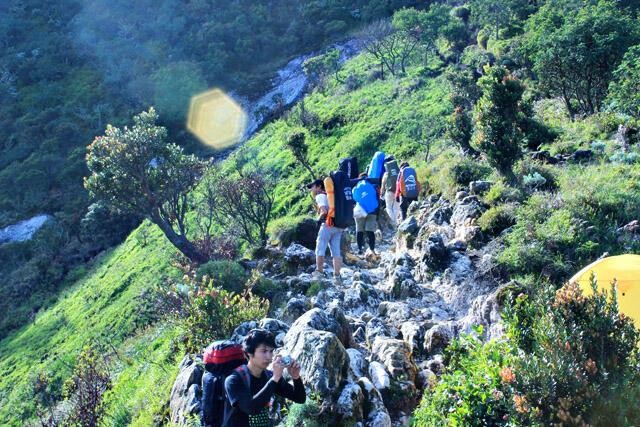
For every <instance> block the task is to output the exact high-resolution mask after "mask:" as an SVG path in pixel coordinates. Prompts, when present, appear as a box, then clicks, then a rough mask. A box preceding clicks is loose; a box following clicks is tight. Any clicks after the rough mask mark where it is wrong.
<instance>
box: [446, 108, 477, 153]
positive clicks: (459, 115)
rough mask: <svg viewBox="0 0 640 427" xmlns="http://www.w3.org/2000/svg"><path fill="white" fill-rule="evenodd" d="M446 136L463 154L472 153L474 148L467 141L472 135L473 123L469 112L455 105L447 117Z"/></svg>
mask: <svg viewBox="0 0 640 427" xmlns="http://www.w3.org/2000/svg"><path fill="white" fill-rule="evenodd" d="M446 129H447V133H446V135H447V137H448V138H449V139H450V140H451V142H453V143H454V144H455V145H457V146H458V147H459V148H460V149H461V150H462V151H463V152H464V153H465V154H473V153H474V152H475V150H474V149H473V148H471V145H470V144H469V142H470V141H471V136H472V135H473V125H472V123H471V114H469V112H468V111H466V110H464V109H462V108H461V107H456V108H455V110H454V111H453V114H451V115H450V116H449V117H448V118H447V128H446Z"/></svg>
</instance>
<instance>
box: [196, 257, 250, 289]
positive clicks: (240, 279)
mask: <svg viewBox="0 0 640 427" xmlns="http://www.w3.org/2000/svg"><path fill="white" fill-rule="evenodd" d="M248 279H249V275H248V274H247V272H246V271H245V270H244V267H242V266H241V265H240V264H238V263H237V262H235V261H209V262H208V263H206V264H202V265H201V266H200V267H199V268H198V271H197V273H196V280H198V281H203V280H204V281H207V280H211V281H212V282H213V286H216V287H220V288H223V289H224V290H227V291H230V292H241V291H242V290H243V289H245V285H246V282H247V280H248Z"/></svg>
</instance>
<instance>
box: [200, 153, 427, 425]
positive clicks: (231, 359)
mask: <svg viewBox="0 0 640 427" xmlns="http://www.w3.org/2000/svg"><path fill="white" fill-rule="evenodd" d="M307 188H309V189H310V190H311V192H312V194H313V196H314V198H315V203H316V207H317V210H318V213H319V217H318V224H319V225H320V227H319V230H318V236H317V239H316V251H315V254H316V269H315V271H314V272H313V275H314V276H315V277H316V278H318V277H325V276H326V274H325V272H324V262H325V252H326V250H327V247H328V248H329V250H330V251H331V256H332V258H333V271H334V273H333V275H334V277H333V279H334V283H335V284H341V283H342V279H341V276H340V269H341V267H342V256H341V253H340V247H341V239H342V234H343V231H344V230H345V228H346V227H348V226H350V225H352V224H353V223H354V222H355V227H356V242H357V245H358V252H359V254H360V255H362V254H363V253H364V247H365V238H366V241H367V243H368V246H369V248H368V250H367V254H372V255H373V256H374V257H376V253H375V244H376V235H375V232H376V230H377V229H378V214H379V213H380V209H381V207H383V206H384V208H385V209H386V212H387V214H388V215H389V218H390V220H391V224H392V226H393V227H394V228H395V227H397V225H398V216H400V218H402V220H404V219H405V218H406V216H407V209H408V208H409V205H410V204H411V202H413V201H414V200H417V199H418V194H419V193H420V183H419V182H418V179H417V175H416V171H415V170H414V169H413V168H412V167H410V166H409V163H407V162H402V163H400V165H398V162H397V161H396V160H395V158H394V156H393V155H391V156H388V157H385V154H384V153H383V152H380V151H379V152H377V153H375V154H374V156H373V158H372V160H371V163H370V164H369V166H368V167H367V168H366V171H365V172H363V173H360V174H358V167H357V161H356V159H355V158H354V157H351V158H348V159H342V160H341V161H340V167H339V169H337V170H335V171H332V172H330V173H329V175H328V176H327V177H326V178H324V179H315V180H314V181H313V182H311V183H309V184H308V185H307ZM276 348H277V345H276V340H275V337H274V335H273V333H271V332H270V331H268V330H266V329H253V330H251V331H250V332H249V333H248V335H247V336H245V337H244V339H243V341H242V345H240V344H237V343H235V342H233V341H227V340H222V341H215V342H213V343H212V344H211V345H209V346H208V347H207V348H206V349H205V350H204V354H203V361H204V364H205V370H206V372H205V373H204V375H203V377H202V412H201V419H202V425H203V426H204V427H220V426H223V427H249V426H250V427H271V426H273V420H272V419H271V418H270V416H269V407H270V405H271V403H270V402H271V400H272V398H273V397H274V395H279V396H282V397H284V398H286V399H289V400H292V401H294V402H296V403H304V402H305V400H306V391H305V387H304V384H303V383H302V380H301V379H300V369H301V366H300V364H299V363H298V362H297V361H296V360H295V359H293V358H292V357H290V356H286V355H282V354H277V353H276ZM269 366H271V370H270V369H268V367H269ZM285 371H286V372H287V374H288V377H290V378H291V381H288V380H286V379H285V377H284V373H285Z"/></svg>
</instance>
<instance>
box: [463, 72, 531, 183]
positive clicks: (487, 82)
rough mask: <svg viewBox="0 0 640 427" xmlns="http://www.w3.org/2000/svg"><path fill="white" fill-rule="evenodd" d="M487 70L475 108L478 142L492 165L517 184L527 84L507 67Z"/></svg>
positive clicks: (482, 79) (475, 136)
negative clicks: (524, 84)
mask: <svg viewBox="0 0 640 427" xmlns="http://www.w3.org/2000/svg"><path fill="white" fill-rule="evenodd" d="M485 72H486V75H485V76H483V77H482V78H480V80H479V81H478V84H479V85H480V86H481V87H482V89H483V95H482V98H480V100H479V101H478V103H477V104H476V107H475V109H474V120H475V123H476V131H475V134H474V142H475V144H476V146H477V147H479V148H480V150H482V152H483V153H485V154H486V155H487V157H488V160H489V162H490V163H491V165H492V166H493V167H495V168H496V169H497V170H498V172H500V173H501V174H502V175H503V176H504V177H505V178H506V179H507V181H508V183H509V184H510V185H513V186H515V185H517V179H516V177H515V175H514V174H513V170H512V166H513V164H514V163H515V161H516V160H517V159H519V158H520V156H521V155H522V152H521V150H520V145H519V141H520V140H521V139H522V132H521V130H520V128H519V126H518V124H519V122H520V121H521V120H522V116H523V112H522V111H521V108H520V99H521V97H522V94H523V92H524V87H523V85H522V84H521V83H520V82H519V81H518V80H517V79H515V77H513V76H512V75H510V74H509V73H508V71H507V69H506V68H501V67H485Z"/></svg>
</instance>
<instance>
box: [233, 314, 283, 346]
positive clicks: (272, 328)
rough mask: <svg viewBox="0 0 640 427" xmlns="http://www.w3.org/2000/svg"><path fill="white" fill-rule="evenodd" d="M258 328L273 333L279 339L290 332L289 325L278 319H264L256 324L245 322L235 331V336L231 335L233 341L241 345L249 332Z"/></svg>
mask: <svg viewBox="0 0 640 427" xmlns="http://www.w3.org/2000/svg"><path fill="white" fill-rule="evenodd" d="M256 328H261V329H266V330H268V331H269V332H271V333H273V335H274V336H276V337H277V336H278V335H280V334H282V333H284V334H286V333H287V331H288V330H289V325H287V324H286V323H284V322H282V321H280V320H278V319H270V318H265V319H262V320H261V321H260V322H255V321H251V322H245V323H243V324H241V325H240V326H238V327H237V328H236V329H235V330H234V331H233V334H232V335H231V340H232V341H235V342H237V343H241V342H242V340H243V339H244V337H245V336H247V335H248V334H249V331H251V330H252V329H256Z"/></svg>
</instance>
